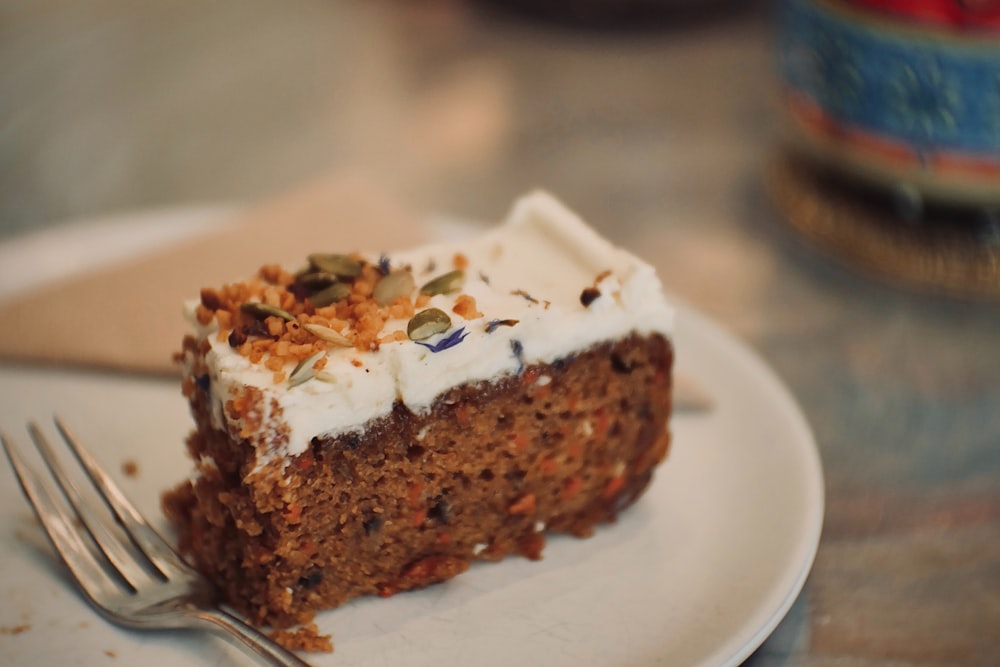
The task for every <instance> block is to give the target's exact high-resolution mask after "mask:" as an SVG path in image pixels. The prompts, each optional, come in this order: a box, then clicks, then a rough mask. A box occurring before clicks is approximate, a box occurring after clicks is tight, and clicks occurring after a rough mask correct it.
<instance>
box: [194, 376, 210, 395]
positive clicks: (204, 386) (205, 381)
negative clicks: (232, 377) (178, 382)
mask: <svg viewBox="0 0 1000 667" xmlns="http://www.w3.org/2000/svg"><path fill="white" fill-rule="evenodd" d="M194 383H195V384H196V385H198V389H201V390H202V391H208V388H209V387H211V386H212V378H210V377H209V376H208V373H203V374H202V375H199V376H198V377H196V378H195V379H194Z"/></svg>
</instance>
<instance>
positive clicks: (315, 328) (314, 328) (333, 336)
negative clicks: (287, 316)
mask: <svg viewBox="0 0 1000 667" xmlns="http://www.w3.org/2000/svg"><path fill="white" fill-rule="evenodd" d="M302 328H303V329H305V330H306V331H308V332H309V333H311V334H312V335H313V336H316V338H319V339H320V340H325V341H326V342H328V343H333V344H334V345H340V346H341V347H351V346H352V345H354V343H352V342H351V339H350V338H348V337H347V336H345V335H344V334H342V333H340V332H339V331H336V330H334V329H331V328H330V327H324V326H323V325H322V324H312V323H307V324H303V325H302Z"/></svg>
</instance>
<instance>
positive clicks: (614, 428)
mask: <svg viewBox="0 0 1000 667" xmlns="http://www.w3.org/2000/svg"><path fill="white" fill-rule="evenodd" d="M610 433H611V436H612V437H615V438H617V437H618V436H619V435H621V433H622V423H621V422H618V421H616V422H615V423H614V424H612V425H611V431H610Z"/></svg>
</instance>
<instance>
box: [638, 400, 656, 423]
mask: <svg viewBox="0 0 1000 667" xmlns="http://www.w3.org/2000/svg"><path fill="white" fill-rule="evenodd" d="M652 418H653V408H652V407H650V405H649V403H643V404H642V405H640V406H639V419H652Z"/></svg>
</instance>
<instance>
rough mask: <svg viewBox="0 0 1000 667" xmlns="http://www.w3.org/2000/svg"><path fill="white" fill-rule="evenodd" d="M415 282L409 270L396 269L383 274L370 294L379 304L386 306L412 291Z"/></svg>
mask: <svg viewBox="0 0 1000 667" xmlns="http://www.w3.org/2000/svg"><path fill="white" fill-rule="evenodd" d="M414 287H416V283H414V282H413V274H412V273H410V272H409V271H396V272H394V273H390V274H388V275H386V276H383V277H382V279H381V280H379V281H378V282H377V283H375V289H374V291H373V292H372V296H373V297H375V302H376V303H378V305H380V306H388V305H389V304H391V303H392V302H393V301H395V300H396V299H398V298H399V297H401V296H409V295H410V294H412V293H413V288H414Z"/></svg>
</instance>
